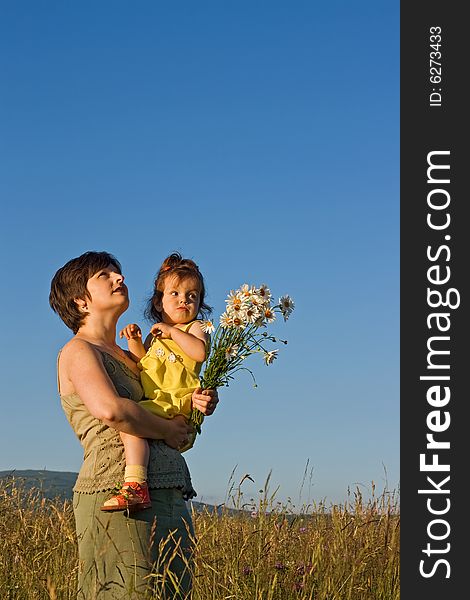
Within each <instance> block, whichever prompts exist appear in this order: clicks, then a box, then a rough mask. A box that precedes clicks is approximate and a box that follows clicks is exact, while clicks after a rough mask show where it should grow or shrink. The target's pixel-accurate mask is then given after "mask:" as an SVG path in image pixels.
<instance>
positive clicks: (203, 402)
mask: <svg viewBox="0 0 470 600" xmlns="http://www.w3.org/2000/svg"><path fill="white" fill-rule="evenodd" d="M192 400H193V407H194V408H197V409H198V410H200V411H201V412H202V413H203V414H204V415H206V416H209V415H211V414H212V413H213V412H214V410H215V407H216V406H217V403H218V402H219V394H218V393H217V390H201V388H197V389H196V390H194V392H193V398H192Z"/></svg>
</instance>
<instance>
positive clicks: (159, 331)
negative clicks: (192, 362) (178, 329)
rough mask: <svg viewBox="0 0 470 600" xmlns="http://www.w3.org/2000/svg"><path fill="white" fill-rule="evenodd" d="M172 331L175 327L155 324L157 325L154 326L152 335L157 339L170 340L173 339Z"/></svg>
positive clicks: (151, 330) (166, 324)
mask: <svg viewBox="0 0 470 600" xmlns="http://www.w3.org/2000/svg"><path fill="white" fill-rule="evenodd" d="M172 329H173V326H172V325H168V323H155V325H152V327H151V329H150V333H151V334H152V335H153V336H155V337H159V338H163V339H168V338H171V330H172Z"/></svg>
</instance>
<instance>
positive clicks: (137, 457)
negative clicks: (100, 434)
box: [101, 433, 151, 511]
mask: <svg viewBox="0 0 470 600" xmlns="http://www.w3.org/2000/svg"><path fill="white" fill-rule="evenodd" d="M120 436H121V440H122V443H123V446H124V456H125V459H126V467H125V470H124V483H123V485H122V488H121V489H120V490H119V492H118V493H117V494H116V495H115V496H113V497H112V498H110V499H109V500H106V502H105V503H104V504H103V506H102V507H101V510H104V511H116V510H129V511H136V510H142V509H144V508H150V506H151V501H150V494H149V489H148V485H147V464H148V460H149V454H150V450H149V445H148V442H147V440H145V439H143V438H139V437H136V436H134V435H129V434H127V433H120Z"/></svg>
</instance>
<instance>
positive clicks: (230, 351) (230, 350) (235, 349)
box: [225, 344, 238, 360]
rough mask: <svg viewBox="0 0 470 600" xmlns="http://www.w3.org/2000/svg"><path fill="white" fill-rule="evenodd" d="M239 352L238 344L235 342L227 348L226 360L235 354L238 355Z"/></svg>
mask: <svg viewBox="0 0 470 600" xmlns="http://www.w3.org/2000/svg"><path fill="white" fill-rule="evenodd" d="M237 354H238V344H234V345H233V346H229V347H228V348H227V349H226V350H225V359H226V360H230V359H231V358H234V357H235V356H237Z"/></svg>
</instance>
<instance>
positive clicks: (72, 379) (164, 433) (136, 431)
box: [59, 338, 188, 448]
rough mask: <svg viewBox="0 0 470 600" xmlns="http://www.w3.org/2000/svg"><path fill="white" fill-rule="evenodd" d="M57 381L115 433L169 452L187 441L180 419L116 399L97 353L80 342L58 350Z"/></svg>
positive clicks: (124, 399) (186, 431)
mask: <svg viewBox="0 0 470 600" xmlns="http://www.w3.org/2000/svg"><path fill="white" fill-rule="evenodd" d="M59 378H60V381H61V384H62V382H64V383H65V382H67V388H71V389H72V390H73V391H74V392H76V393H77V394H78V395H79V396H80V398H81V400H82V402H83V403H84V404H85V406H86V407H87V409H88V410H89V412H90V413H91V414H92V415H93V416H94V417H96V418H97V419H99V420H100V421H102V422H103V423H105V424H106V425H108V426H109V427H112V428H113V429H116V430H117V431H123V432H124V433H129V434H131V435H135V436H138V437H145V438H151V439H162V440H165V442H166V443H167V444H168V445H169V446H172V447H173V448H177V447H178V446H180V445H181V443H182V442H183V441H184V440H185V439H186V438H187V434H188V426H187V424H186V422H185V421H184V419H182V418H181V419H180V418H176V417H175V418H174V419H164V418H162V417H158V416H156V415H152V414H151V413H150V412H148V411H147V410H145V409H143V408H141V407H140V406H139V405H138V404H137V403H136V402H134V401H133V400H129V399H128V398H122V397H121V396H118V394H117V393H116V389H115V387H114V385H113V382H112V381H111V379H110V378H109V376H108V374H107V373H106V370H105V368H104V366H103V363H102V361H101V356H100V354H99V352H98V351H97V350H96V349H95V348H93V346H92V344H89V343H88V342H86V341H84V340H79V339H77V338H74V339H73V340H71V341H70V342H69V343H68V344H67V345H66V346H65V347H64V349H63V350H62V353H61V356H60V362H59ZM62 387H64V386H63V385H62Z"/></svg>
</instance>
